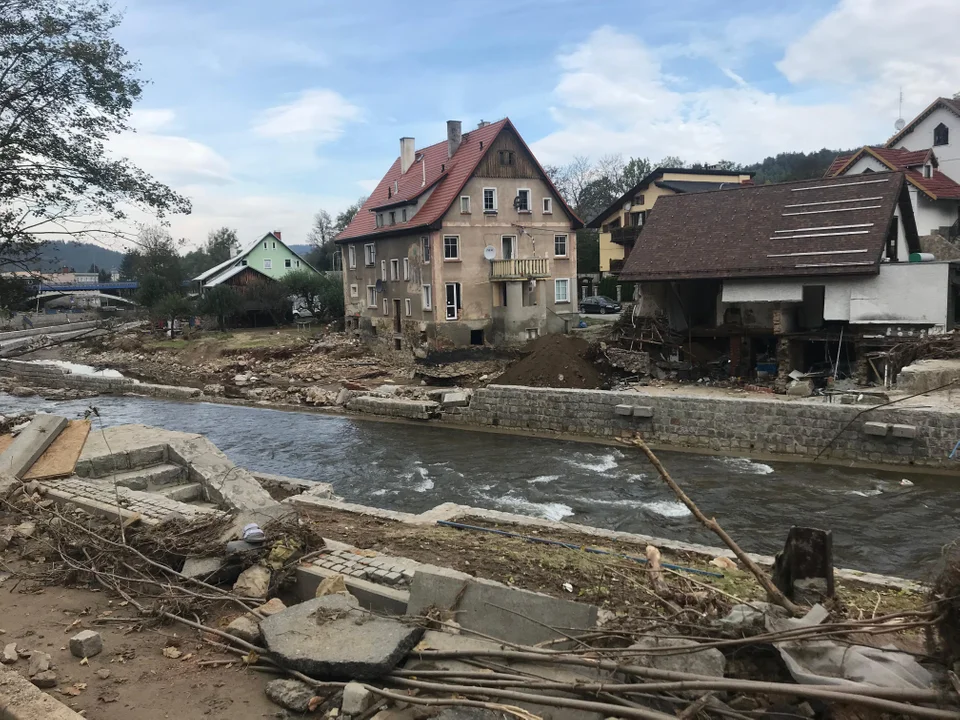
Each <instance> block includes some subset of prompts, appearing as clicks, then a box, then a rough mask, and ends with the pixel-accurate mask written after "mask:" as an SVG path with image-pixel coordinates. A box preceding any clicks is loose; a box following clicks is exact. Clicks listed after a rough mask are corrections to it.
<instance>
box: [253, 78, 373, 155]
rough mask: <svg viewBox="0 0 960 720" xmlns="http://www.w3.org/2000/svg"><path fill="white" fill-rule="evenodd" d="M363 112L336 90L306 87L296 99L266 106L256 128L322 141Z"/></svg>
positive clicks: (270, 133)
mask: <svg viewBox="0 0 960 720" xmlns="http://www.w3.org/2000/svg"><path fill="white" fill-rule="evenodd" d="M360 115H361V112H360V108H358V107H357V106H356V105H354V104H353V103H351V102H349V101H348V100H347V99H346V98H344V97H343V96H342V95H340V93H338V92H335V91H334V90H327V89H315V90H304V91H303V92H301V93H300V96H299V97H298V98H297V99H296V100H293V101H292V102H290V103H287V104H285V105H278V106H276V107H272V108H268V109H267V110H264V111H263V112H262V113H261V115H260V117H259V119H258V120H257V122H256V123H255V124H254V127H253V129H254V132H256V133H257V134H258V135H261V136H263V137H268V138H309V139H310V140H312V141H313V142H316V143H323V142H329V141H331V140H335V139H336V138H338V137H340V135H341V134H342V133H343V130H344V127H345V126H346V124H347V123H348V122H351V121H356V120H358V119H359V118H360Z"/></svg>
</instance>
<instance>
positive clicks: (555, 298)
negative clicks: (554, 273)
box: [553, 278, 570, 305]
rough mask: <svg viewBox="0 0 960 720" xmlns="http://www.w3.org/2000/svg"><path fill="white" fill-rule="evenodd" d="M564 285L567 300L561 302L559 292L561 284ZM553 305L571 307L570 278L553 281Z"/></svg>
mask: <svg viewBox="0 0 960 720" xmlns="http://www.w3.org/2000/svg"><path fill="white" fill-rule="evenodd" d="M561 283H563V284H564V287H565V288H566V291H565V294H566V298H565V299H564V300H561V299H560V298H559V295H558V293H557V290H558V289H559V288H560V284H561ZM553 304H554V305H569V304H570V278H554V280H553Z"/></svg>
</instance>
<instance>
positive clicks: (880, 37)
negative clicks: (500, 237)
mask: <svg viewBox="0 0 960 720" xmlns="http://www.w3.org/2000/svg"><path fill="white" fill-rule="evenodd" d="M793 5H797V6H799V7H792V6H793ZM931 18H939V20H937V21H936V22H931ZM956 27H960V3H958V2H956V0H911V2H910V3H904V2H902V0H896V2H895V1H894V0H839V1H832V2H828V1H827V0H814V1H812V2H811V1H808V2H804V3H790V4H788V3H770V2H762V1H759V0H757V1H748V0H740V1H737V0H733V1H729V2H724V3H718V2H714V1H712V0H710V1H708V0H683V1H682V2H673V3H669V2H668V3H663V2H658V3H654V2H647V1H645V0H643V1H641V2H637V1H636V0H633V1H632V2H631V1H627V0H624V1H620V0H605V1H596V2H588V1H584V0H536V1H534V0H510V1H504V0H488V1H487V2H477V1H473V2H459V1H457V0H452V1H451V0H448V1H447V2H435V1H434V0H427V1H424V2H417V3H411V2H408V3H397V2H385V1H381V0H374V1H372V2H371V1H367V2H363V3H360V2H332V1H330V0H325V1H324V0H313V1H310V0H275V1H274V2H272V3H266V2H263V1H262V0H233V1H232V2H227V1H226V0H194V2H184V1H183V0H128V4H127V5H126V6H125V18H124V21H123V23H122V25H121V26H120V28H119V31H118V36H119V40H120V42H121V43H122V44H123V45H124V47H126V48H127V50H128V52H129V53H130V55H131V56H132V57H133V58H135V59H138V60H139V61H140V62H141V63H142V66H143V76H144V77H146V78H149V79H150V81H151V83H150V84H149V85H148V86H147V87H146V90H145V92H144V96H143V100H142V102H141V103H140V104H139V105H138V107H137V109H136V112H135V116H134V124H135V126H136V127H137V129H138V133H137V134H136V135H132V136H131V135H128V136H124V137H121V138H118V140H117V143H116V145H115V150H116V151H117V152H119V153H122V154H125V155H128V156H129V157H131V158H132V159H133V160H134V161H135V162H137V163H138V164H140V165H141V166H142V167H143V168H144V169H146V170H148V171H149V172H152V173H153V174H155V175H156V176H157V177H158V178H160V179H162V180H164V181H165V182H167V183H169V184H170V185H171V186H173V187H174V188H176V189H178V190H180V191H181V192H183V193H185V194H187V195H188V196H189V197H191V199H192V200H193V201H194V213H193V214H192V215H191V216H189V217H180V218H174V219H173V220H172V229H173V232H174V233H175V234H176V235H177V236H178V237H186V238H187V239H188V240H189V241H190V243H191V244H192V245H196V244H198V243H199V242H201V241H202V240H203V239H204V237H205V236H206V234H207V232H208V231H209V230H211V229H214V228H216V227H218V226H220V225H224V224H226V225H229V226H231V227H235V228H237V229H238V230H239V231H240V233H241V237H242V238H243V239H244V240H247V239H249V238H251V237H254V236H256V235H258V234H261V233H263V232H265V231H267V230H271V229H279V230H283V231H284V233H285V235H284V237H285V239H288V240H289V241H292V242H301V241H303V240H304V238H305V236H306V233H307V231H308V229H309V226H310V220H311V217H312V215H313V214H314V213H315V212H316V211H317V210H319V209H320V208H325V209H327V210H328V211H330V212H336V211H337V210H339V209H341V208H342V207H344V206H345V205H347V204H348V203H350V202H351V201H353V200H355V199H356V198H357V197H359V196H360V195H362V194H364V193H365V192H366V191H368V190H369V189H370V188H371V187H372V185H373V184H375V182H376V180H377V179H378V178H379V177H380V175H382V173H383V172H384V171H385V170H386V168H387V167H388V166H389V165H390V163H391V162H392V161H393V159H394V157H395V156H396V154H397V149H398V139H399V137H400V136H401V135H412V136H414V137H415V138H416V139H417V143H418V146H419V145H421V144H424V145H425V144H430V143H434V142H438V141H440V140H441V139H443V137H444V133H445V129H444V122H445V121H446V120H447V119H459V120H462V121H463V122H464V128H465V129H466V128H469V127H472V126H474V125H475V124H476V122H477V121H479V120H480V119H487V120H494V119H497V118H500V117H503V116H505V115H506V116H509V117H510V118H511V119H512V120H513V122H514V124H515V125H516V126H517V127H518V129H519V130H520V132H521V133H522V134H523V135H524V138H525V139H526V140H527V142H528V143H530V144H531V145H532V147H533V149H534V151H535V152H536V153H537V155H538V157H539V158H540V160H541V161H542V162H544V163H563V162H567V161H569V160H570V159H572V158H573V157H574V156H575V155H587V156H590V157H593V158H598V157H601V156H603V155H608V154H612V153H620V154H622V155H624V156H626V157H629V156H633V155H637V156H646V157H649V158H650V159H651V160H653V161H654V162H655V161H656V160H658V159H659V158H661V157H664V156H666V155H679V156H681V157H683V158H686V159H688V160H690V161H713V160H719V159H721V158H728V159H733V160H738V161H742V162H750V161H754V160H759V159H762V158H763V157H764V156H766V155H770V154H775V153H776V152H780V151H786V150H813V149H818V148H821V147H824V146H829V147H852V146H855V145H860V144H864V143H869V142H882V141H883V140H884V139H885V137H886V136H887V135H888V134H889V132H890V131H891V128H892V125H893V121H894V120H895V119H896V116H897V94H898V91H899V89H900V87H901V86H903V90H904V96H905V99H904V114H905V115H906V116H907V117H908V118H909V116H910V115H911V114H912V113H915V112H917V111H918V110H920V109H922V108H923V107H924V106H925V105H927V104H928V103H929V102H930V101H931V100H932V99H933V98H934V97H936V95H939V94H948V95H952V94H953V93H954V92H956V91H957V90H960V50H958V49H956V48H957V46H958V43H956V42H955V39H954V37H953V35H954V33H955V28H956ZM941 35H942V37H941ZM891 48H897V49H899V52H893V51H891ZM930 48H938V50H937V52H931V51H930Z"/></svg>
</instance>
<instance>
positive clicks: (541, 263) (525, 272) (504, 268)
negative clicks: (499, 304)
mask: <svg viewBox="0 0 960 720" xmlns="http://www.w3.org/2000/svg"><path fill="white" fill-rule="evenodd" d="M490 277H491V279H493V280H529V279H530V278H547V277H550V260H549V258H512V259H510V260H494V261H493V262H491V263H490Z"/></svg>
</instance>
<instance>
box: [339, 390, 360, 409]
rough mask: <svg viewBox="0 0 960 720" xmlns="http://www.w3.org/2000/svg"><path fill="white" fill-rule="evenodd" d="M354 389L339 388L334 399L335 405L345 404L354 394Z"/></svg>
mask: <svg viewBox="0 0 960 720" xmlns="http://www.w3.org/2000/svg"><path fill="white" fill-rule="evenodd" d="M356 394H357V392H356V390H348V389H347V388H340V392H338V393H337V399H336V400H334V404H335V405H346V404H347V403H348V402H350V400H352V399H353V398H354V397H355V396H356Z"/></svg>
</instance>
